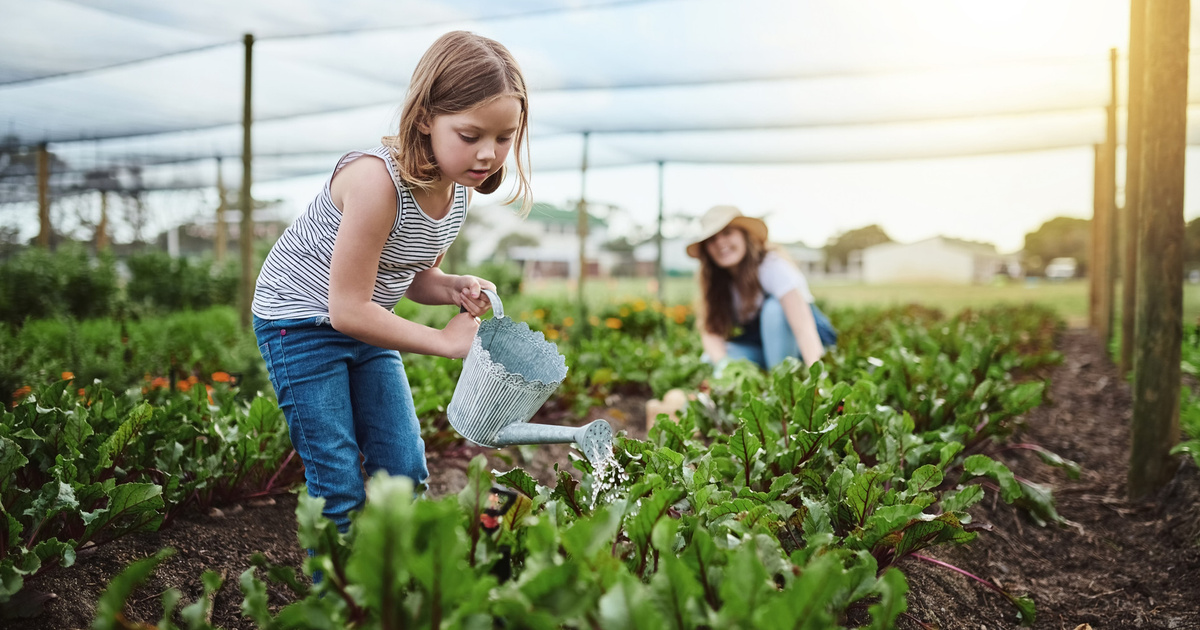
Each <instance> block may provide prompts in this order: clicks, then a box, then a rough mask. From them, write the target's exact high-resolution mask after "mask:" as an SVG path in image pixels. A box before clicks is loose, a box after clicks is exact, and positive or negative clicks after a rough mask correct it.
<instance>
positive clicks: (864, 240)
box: [825, 224, 892, 267]
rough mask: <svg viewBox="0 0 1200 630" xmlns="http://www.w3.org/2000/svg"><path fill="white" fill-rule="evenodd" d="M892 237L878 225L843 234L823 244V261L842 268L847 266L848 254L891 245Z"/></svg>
mask: <svg viewBox="0 0 1200 630" xmlns="http://www.w3.org/2000/svg"><path fill="white" fill-rule="evenodd" d="M891 242H892V237H890V236H888V235H887V232H884V231H883V228H881V227H879V226H878V225H875V224H871V225H868V226H866V227H861V228H858V229H855V230H850V231H849V232H843V233H841V234H838V235H836V236H834V237H833V238H831V239H829V242H828V243H826V244H825V260H826V261H828V262H829V263H834V262H835V261H836V262H837V263H838V264H840V265H841V266H842V267H845V266H846V265H847V264H849V261H850V252H853V251H858V250H860V249H866V248H868V247H870V246H872V245H879V244H880V243H891Z"/></svg>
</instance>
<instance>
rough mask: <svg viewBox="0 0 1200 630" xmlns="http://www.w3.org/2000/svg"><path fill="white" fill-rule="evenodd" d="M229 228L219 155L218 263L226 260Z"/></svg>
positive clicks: (215, 241) (215, 254)
mask: <svg viewBox="0 0 1200 630" xmlns="http://www.w3.org/2000/svg"><path fill="white" fill-rule="evenodd" d="M228 237H229V229H228V228H227V227H226V226H225V178H224V176H223V174H222V168H221V158H220V156H217V228H216V234H215V235H214V236H213V240H214V245H213V246H214V248H215V250H216V251H215V252H214V256H215V257H216V259H217V262H218V263H221V262H225V246H226V239H227V238H228Z"/></svg>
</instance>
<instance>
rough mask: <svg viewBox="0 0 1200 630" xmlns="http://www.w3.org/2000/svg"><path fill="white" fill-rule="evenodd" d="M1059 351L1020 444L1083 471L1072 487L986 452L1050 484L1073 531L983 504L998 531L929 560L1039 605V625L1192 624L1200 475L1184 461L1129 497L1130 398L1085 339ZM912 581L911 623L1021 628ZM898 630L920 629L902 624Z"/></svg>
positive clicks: (978, 596) (925, 570)
mask: <svg viewBox="0 0 1200 630" xmlns="http://www.w3.org/2000/svg"><path fill="white" fill-rule="evenodd" d="M1058 346H1059V350H1060V351H1061V352H1062V353H1063V355H1064V356H1065V360H1064V361H1063V363H1062V365H1060V366H1058V367H1055V368H1054V369H1053V370H1052V371H1051V373H1050V374H1049V378H1050V379H1051V383H1052V384H1051V388H1050V394H1049V396H1048V399H1047V400H1046V402H1045V404H1043V405H1042V406H1041V407H1039V408H1038V409H1035V410H1034V411H1032V412H1031V413H1030V414H1029V415H1028V416H1027V418H1026V424H1027V429H1026V430H1025V431H1024V432H1023V433H1021V434H1020V435H1018V436H1017V440H1018V441H1019V442H1025V443H1034V444H1038V445H1041V446H1043V447H1046V448H1048V449H1050V450H1051V451H1054V452H1055V453H1058V454H1060V455H1062V456H1063V457H1066V458H1069V459H1072V460H1074V461H1075V462H1077V463H1079V465H1080V466H1081V467H1082V468H1083V471H1082V474H1081V475H1080V478H1079V479H1078V480H1070V479H1068V478H1067V477H1066V475H1065V474H1064V473H1063V472H1062V471H1060V470H1058V469H1055V468H1051V467H1049V466H1046V465H1045V464H1043V463H1042V462H1041V461H1040V460H1039V459H1038V458H1037V456H1036V455H1034V454H1033V453H1032V452H1031V451H1027V450H1007V451H1004V452H1000V453H996V454H995V455H994V456H995V457H997V458H998V459H1000V460H1001V461H1003V462H1004V463H1005V464H1007V465H1008V466H1009V467H1010V468H1011V469H1012V470H1013V472H1014V473H1015V474H1016V475H1017V476H1019V477H1024V478H1026V479H1031V480H1033V481H1036V482H1039V483H1043V484H1047V485H1050V486H1052V488H1053V491H1054V496H1055V498H1056V500H1057V505H1058V511H1059V514H1061V515H1062V516H1063V517H1065V518H1067V519H1069V520H1070V521H1071V522H1072V524H1071V525H1069V526H1065V527H1055V526H1049V527H1045V528H1042V527H1038V526H1037V525H1035V524H1033V522H1032V521H1031V520H1030V519H1029V518H1028V517H1026V516H1024V515H1023V514H1021V513H1019V512H1018V511H1017V510H1016V509H1014V508H1011V507H1009V506H1006V505H1005V504H1003V503H993V502H992V501H991V499H990V497H989V498H987V499H985V500H984V501H983V502H981V503H980V505H979V506H977V507H976V508H975V509H974V510H973V511H972V514H973V516H974V517H975V519H976V521H977V522H987V523H991V524H992V525H993V526H994V530H993V531H992V532H982V533H981V534H980V537H979V539H978V540H977V541H976V542H974V543H972V544H971V545H969V546H968V547H966V548H959V549H946V550H936V551H935V552H934V553H932V554H929V555H932V556H934V557H937V558H938V559H941V560H944V561H947V562H950V563H952V564H955V565H957V566H959V567H962V568H964V569H967V570H968V571H970V572H972V573H974V574H976V575H978V576H980V577H983V578H985V579H991V580H995V581H996V582H998V583H999V584H1001V585H1002V586H1003V588H1005V589H1006V590H1008V591H1009V592H1011V593H1014V594H1029V595H1031V596H1033V598H1034V599H1035V600H1036V602H1037V607H1038V619H1037V624H1036V626H1035V627H1037V628H1065V629H1067V630H1072V629H1074V628H1076V627H1078V626H1079V625H1080V624H1085V623H1086V624H1090V625H1091V626H1092V628H1095V629H1096V630H1099V629H1101V628H1172V629H1175V628H1178V629H1184V628H1200V547H1198V546H1197V542H1198V540H1200V474H1197V470H1196V467H1195V466H1194V464H1192V463H1191V461H1190V460H1186V461H1183V463H1182V466H1181V470H1180V473H1179V475H1177V477H1176V479H1175V481H1174V482H1173V483H1172V484H1171V486H1169V487H1168V488H1167V489H1166V491H1165V492H1164V493H1163V494H1162V496H1160V497H1157V498H1156V499H1155V500H1153V501H1147V502H1141V503H1131V502H1129V501H1127V500H1126V499H1125V478H1126V473H1127V471H1128V460H1129V428H1128V425H1129V421H1130V417H1131V399H1130V392H1129V386H1128V384H1127V383H1126V382H1125V381H1123V380H1121V379H1120V377H1119V375H1118V373H1117V370H1116V368H1115V366H1114V365H1113V364H1112V362H1111V361H1110V360H1109V359H1108V357H1107V356H1106V355H1105V353H1104V348H1103V346H1102V345H1101V344H1100V343H1099V341H1097V340H1096V339H1095V338H1094V337H1093V336H1092V335H1091V334H1090V333H1087V332H1085V331H1078V330H1071V331H1068V332H1066V333H1064V334H1063V335H1062V336H1061V338H1060V339H1059V343H1058ZM903 568H904V570H905V572H906V573H907V574H908V575H909V581H910V584H911V587H912V588H911V593H910V597H909V606H910V609H911V612H912V613H913V615H914V616H916V617H918V618H920V619H921V620H922V621H925V622H927V623H937V624H939V625H940V626H941V627H943V628H970V629H972V630H976V629H984V628H986V629H994V628H1010V627H1017V624H1016V621H1015V620H1016V615H1015V612H1014V610H1015V609H1014V608H1012V607H1011V606H1010V605H1009V604H1008V603H1007V602H1006V601H1005V600H1004V599H1003V598H1002V597H1000V596H999V595H997V594H996V593H993V592H991V591H989V590H987V589H986V588H984V587H982V586H980V585H977V584H974V583H971V582H970V581H969V580H967V579H966V578H963V577H961V576H959V575H956V574H954V573H951V572H948V571H945V570H943V569H940V568H936V567H933V566H931V565H928V564H925V563H920V562H916V561H908V562H906V563H905V565H904V567H903ZM904 627H914V628H915V627H917V626H916V624H906V625H905V626H904Z"/></svg>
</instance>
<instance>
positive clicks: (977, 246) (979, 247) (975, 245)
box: [863, 236, 999, 256]
mask: <svg viewBox="0 0 1200 630" xmlns="http://www.w3.org/2000/svg"><path fill="white" fill-rule="evenodd" d="M930 241H940V242H942V243H943V244H945V245H949V246H950V247H953V248H956V249H962V250H966V251H968V252H970V253H972V254H976V255H985V256H997V255H999V252H997V251H996V246H995V245H993V244H991V243H981V242H979V241H968V240H965V239H961V238H952V237H949V236H931V237H929V238H926V239H921V240H919V241H914V242H912V243H898V242H895V241H892V242H889V243H880V244H878V245H872V246H870V247H867V248H865V249H864V250H863V251H868V250H883V249H899V248H904V247H913V246H915V245H921V244H924V243H928V242H930Z"/></svg>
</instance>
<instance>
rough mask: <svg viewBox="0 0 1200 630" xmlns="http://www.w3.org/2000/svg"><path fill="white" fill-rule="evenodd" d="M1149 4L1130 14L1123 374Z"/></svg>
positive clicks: (1135, 5)
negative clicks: (1147, 7) (1147, 6)
mask: <svg viewBox="0 0 1200 630" xmlns="http://www.w3.org/2000/svg"><path fill="white" fill-rule="evenodd" d="M1145 56H1146V2H1145V0H1132V2H1131V4H1130V11H1129V109H1128V110H1127V113H1126V123H1125V213H1124V225H1125V229H1124V230H1123V231H1124V233H1125V265H1124V268H1123V270H1122V272H1121V359H1120V368H1121V374H1122V375H1126V374H1129V371H1130V370H1132V369H1134V362H1133V343H1134V337H1135V335H1136V334H1137V331H1136V330H1137V329H1136V328H1135V322H1136V321H1137V264H1138V262H1137V261H1138V212H1139V211H1138V208H1139V207H1140V205H1141V194H1142V192H1141V191H1142V88H1143V83H1144V82H1145V68H1144V67H1143V66H1144V64H1145V61H1144V60H1145Z"/></svg>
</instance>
